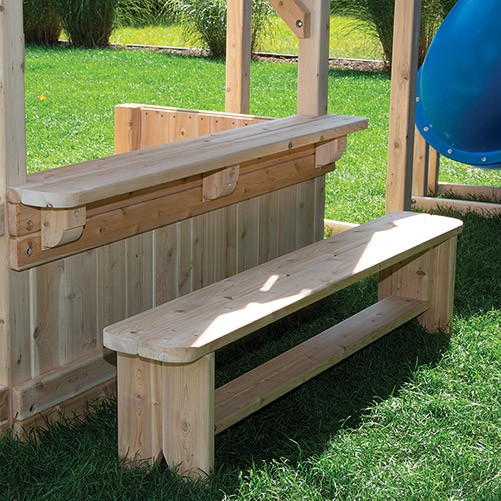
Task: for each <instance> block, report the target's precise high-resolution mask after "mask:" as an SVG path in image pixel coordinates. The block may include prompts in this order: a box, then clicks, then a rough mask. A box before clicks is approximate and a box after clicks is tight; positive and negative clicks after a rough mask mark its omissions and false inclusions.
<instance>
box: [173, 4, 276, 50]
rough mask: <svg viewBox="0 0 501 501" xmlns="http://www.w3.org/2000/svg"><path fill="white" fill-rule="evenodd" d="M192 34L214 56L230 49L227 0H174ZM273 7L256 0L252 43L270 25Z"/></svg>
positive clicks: (190, 35) (192, 38)
mask: <svg viewBox="0 0 501 501" xmlns="http://www.w3.org/2000/svg"><path fill="white" fill-rule="evenodd" d="M171 1H172V5H173V6H174V8H175V9H176V11H177V12H178V13H179V16H180V19H181V21H182V23H183V25H184V27H185V30H186V34H187V36H188V38H190V39H191V40H193V41H194V42H195V43H197V42H200V43H202V45H203V46H204V47H208V48H209V49H210V51H211V53H212V55H213V56H216V57H218V56H222V55H224V54H225V53H226V7H227V1H226V0H171ZM271 12H272V11H271V7H270V6H269V4H268V2H267V1H266V0H253V2H252V34H251V40H252V47H254V45H255V44H256V42H257V40H258V38H259V35H260V34H261V32H262V31H263V29H264V28H265V27H266V25H267V20H268V18H269V16H270V14H271Z"/></svg>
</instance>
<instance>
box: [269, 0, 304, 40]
mask: <svg viewBox="0 0 501 501" xmlns="http://www.w3.org/2000/svg"><path fill="white" fill-rule="evenodd" d="M268 3H269V4H270V5H271V6H272V7H273V8H274V9H275V11H276V12H277V14H278V15H279V16H280V17H281V18H282V20H283V21H284V23H285V24H286V25H287V26H288V27H289V28H290V30H291V31H292V33H294V35H296V37H297V38H309V37H310V27H311V21H310V18H311V16H310V11H309V10H308V9H307V8H306V7H305V5H304V4H303V2H301V0H268Z"/></svg>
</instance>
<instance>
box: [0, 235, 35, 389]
mask: <svg viewBox="0 0 501 501" xmlns="http://www.w3.org/2000/svg"><path fill="white" fill-rule="evenodd" d="M0 245H1V244H0ZM29 275H30V272H29V271H21V272H17V271H12V270H9V272H8V276H9V294H10V298H15V300H11V301H10V332H11V346H10V352H11V361H10V367H11V369H10V373H11V374H10V380H11V384H12V385H15V384H19V383H22V382H24V381H27V380H28V379H30V378H31V335H30V310H29ZM4 285H5V284H4ZM5 299H7V298H5ZM2 318H3V317H2ZM0 342H1V336H0ZM1 346H2V350H1V351H2V352H4V353H5V354H7V353H8V350H7V346H8V345H4V344H2V345H1Z"/></svg>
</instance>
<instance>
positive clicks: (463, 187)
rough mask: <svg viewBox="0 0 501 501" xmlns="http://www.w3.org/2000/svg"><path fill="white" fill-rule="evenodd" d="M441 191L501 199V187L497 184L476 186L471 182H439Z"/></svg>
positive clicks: (493, 199)
mask: <svg viewBox="0 0 501 501" xmlns="http://www.w3.org/2000/svg"><path fill="white" fill-rule="evenodd" d="M438 192H439V193H454V194H455V195H459V196H462V197H468V196H474V197H485V198H490V199H492V201H493V202H494V203H495V202H498V201H500V200H501V188H498V187H495V186H476V185H471V184H456V183H442V182H439V183H438Z"/></svg>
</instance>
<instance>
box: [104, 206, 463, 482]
mask: <svg viewBox="0 0 501 501" xmlns="http://www.w3.org/2000/svg"><path fill="white" fill-rule="evenodd" d="M461 229H462V222H461V221H458V220H456V219H452V218H447V217H442V216H433V215H429V214H417V213H409V212H395V213H392V214H389V215H386V216H383V217H381V218H379V219H376V220H374V221H371V222H369V223H366V224H362V225H360V226H358V227H356V228H353V229H351V230H348V231H345V232H343V233H341V234H339V235H335V236H333V237H331V238H328V239H325V240H322V241H319V242H316V243H314V244H311V245H309V246H307V247H304V248H301V249H299V250H296V251H294V252H291V253H289V254H286V255H284V256H281V257H279V258H276V259H274V260H272V261H269V262H267V263H264V264H262V265H259V266H257V267H255V268H251V269H249V270H247V271H244V272H242V273H239V274H237V275H234V276H232V277H230V278H226V279H224V280H222V281H220V282H217V283H215V284H212V285H209V286H208V287H205V288H203V289H199V290H197V291H195V292H192V293H190V294H188V295H186V296H183V297H180V298H178V299H174V300H172V301H170V302H168V303H165V304H163V305H161V306H158V307H155V308H153V309H151V310H148V311H145V312H143V313H140V314H138V315H136V316H133V317H131V318H129V319H125V320H123V321H121V322H118V323H116V324H113V325H110V326H108V327H106V328H105V329H104V345H105V346H106V347H108V348H110V349H112V350H116V351H117V352H118V385H119V389H118V399H119V400H118V405H119V453H120V455H121V456H122V457H124V456H127V455H128V456H129V458H130V457H134V455H136V454H137V455H138V456H139V457H142V458H148V457H150V458H153V460H157V459H158V458H159V456H160V455H161V454H162V451H163V454H164V457H165V458H166V460H167V463H168V464H169V465H171V466H175V465H180V470H179V471H180V472H181V473H183V474H184V473H187V474H189V475H191V476H194V477H195V476H197V475H199V474H201V473H202V472H209V471H210V470H211V469H212V468H213V451H214V445H213V444H214V434H217V433H219V432H221V431H222V430H224V429H226V428H228V427H229V426H231V425H232V424H234V423H236V422H237V421H239V420H240V419H242V418H244V417H246V416H248V415H249V414H251V413H252V412H254V411H256V410H258V409H259V408H261V407H263V406H264V405H267V404H268V403H270V402H271V401H273V400H274V399H276V398H278V397H280V396H281V395H283V394H285V393H286V392H288V391H289V390H291V389H293V388H295V387H297V386H299V385H300V384H302V383H303V382H305V381H306V380H308V379H310V378H312V377H314V376H315V375H317V374H319V373H320V372H322V371H323V370H325V369H327V368H328V367H331V366H332V365H334V364H335V363H337V362H339V361H340V360H342V359H343V358H345V357H347V356H349V355H351V354H352V353H354V352H355V351H357V350H359V349H360V348H362V347H364V346H366V345H367V344H369V343H371V342H372V341H374V340H375V339H377V338H379V337H380V336H382V335H384V334H386V333H388V332H390V331H391V330H393V329H395V328H396V327H398V326H400V325H402V324H403V323H405V322H407V321H408V320H410V319H412V318H414V317H416V316H418V317H419V319H420V322H421V324H422V325H423V326H424V327H425V328H427V329H428V330H430V331H437V330H438V329H444V330H447V329H448V328H449V325H450V322H451V318H452V299H453V289H454V273H455V252H456V240H457V235H458V234H459V233H460V232H461ZM377 272H379V280H380V285H379V301H378V302H377V303H375V304H374V305H372V306H370V307H369V308H367V309H366V310H363V311H362V312H360V313H357V314H356V315H354V316H352V317H350V318H348V319H347V320H344V321H343V322H341V323H339V324H337V325H335V326H333V327H331V328H329V329H327V330H326V331H324V332H322V333H320V334H318V335H317V336H315V337H313V338H311V339H309V340H307V341H305V342H303V343H302V344H300V345H298V346H296V347H295V348H293V349H291V350H289V351H287V352H285V353H283V354H282V355H280V356H278V357H276V358H275V359H273V360H270V361H269V362H267V363H265V364H264V365H262V366H260V367H257V368H256V369H254V370H252V371H250V372H248V373H246V374H244V375H243V376H240V377H239V378H237V379H235V380H233V381H231V382H229V383H227V384H225V385H224V386H222V387H220V388H218V389H217V390H215V389H214V352H215V351H216V350H217V349H219V348H221V347H223V346H225V345H228V344H229V343H232V342H233V341H235V340H237V339H240V338H242V337H243V336H246V335H247V334H250V333H251V332H254V331H256V330H257V329H259V328H260V327H263V326H265V325H267V324H270V323H271V322H274V321H275V320H278V319H279V318H282V317H285V316H286V315H289V314H290V313H292V312H294V311H297V310H299V309H300V308H303V307H305V306H307V305H309V304H312V303H313V302H315V301H318V300H319V299H321V298H324V297H326V296H327V295H329V294H332V293H334V292H336V291H339V290H341V289H343V288H345V287H347V286H348V285H350V284H352V283H354V282H356V281H358V280H360V279H362V278H364V277H367V276H369V275H371V274H373V273H377Z"/></svg>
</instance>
